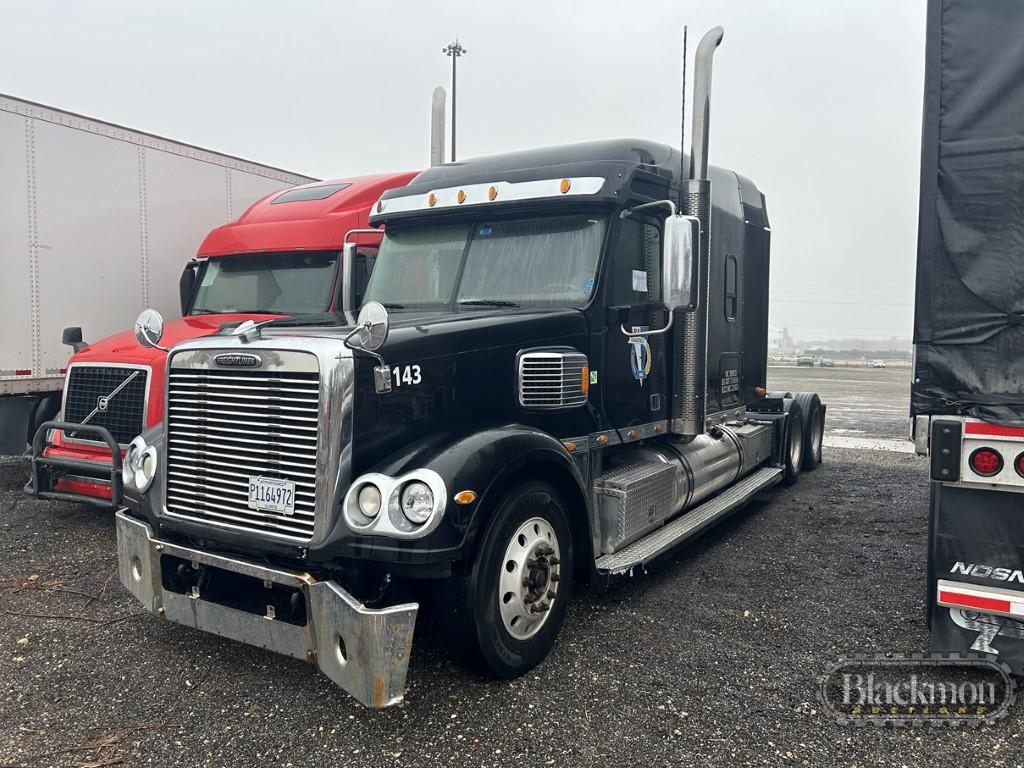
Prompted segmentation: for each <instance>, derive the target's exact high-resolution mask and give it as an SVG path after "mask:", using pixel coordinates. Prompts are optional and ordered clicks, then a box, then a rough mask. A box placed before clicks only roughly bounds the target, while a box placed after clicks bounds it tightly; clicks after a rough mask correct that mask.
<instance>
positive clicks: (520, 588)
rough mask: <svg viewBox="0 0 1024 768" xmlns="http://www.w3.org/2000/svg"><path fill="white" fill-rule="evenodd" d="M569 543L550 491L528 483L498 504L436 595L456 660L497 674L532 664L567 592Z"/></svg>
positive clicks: (560, 508)
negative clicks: (473, 548)
mask: <svg viewBox="0 0 1024 768" xmlns="http://www.w3.org/2000/svg"><path fill="white" fill-rule="evenodd" d="M572 573H573V550H572V538H571V536H570V533H569V522H568V518H567V516H566V513H565V508H564V505H563V502H562V501H561V499H560V498H559V496H558V492H557V491H556V490H555V489H554V488H553V487H552V486H550V485H548V484H547V483H543V482H528V483H524V484H523V485H521V486H519V487H517V488H514V489H513V490H511V491H509V492H508V493H507V494H506V496H505V497H504V498H503V499H502V500H501V502H500V503H499V504H498V507H497V509H496V510H495V512H494V516H493V517H492V519H491V522H490V524H489V526H488V527H487V530H486V532H485V533H484V535H483V539H482V541H481V542H480V547H479V549H478V550H477V556H476V559H475V560H474V562H473V563H472V565H471V566H470V567H468V568H467V570H466V572H465V573H463V574H462V575H460V576H457V577H455V578H454V584H448V585H447V586H446V587H445V588H442V589H441V590H440V592H439V594H438V595H437V598H438V600H439V601H440V602H441V605H440V606H439V607H440V608H441V611H440V616H439V621H440V622H441V626H442V630H443V631H444V632H445V634H446V636H447V639H448V640H449V642H450V643H453V644H454V645H453V647H455V648H457V649H459V651H461V652H462V653H460V654H459V656H460V658H461V659H464V660H467V661H469V662H470V663H471V664H472V665H473V666H477V667H481V666H482V667H483V668H484V670H485V671H487V672H490V673H491V674H493V675H495V676H497V677H503V678H513V677H518V676H519V675H522V674H523V673H525V672H528V671H529V670H530V669H532V668H533V667H535V666H536V665H537V664H539V663H540V662H541V661H542V660H543V659H544V657H545V656H547V654H548V651H550V650H551V647H552V646H553V645H554V643H555V640H556V638H557V637H558V632H559V630H560V629H561V628H562V622H563V620H564V619H565V612H566V608H567V606H568V602H569V598H570V596H571V594H572Z"/></svg>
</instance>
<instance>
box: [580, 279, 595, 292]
mask: <svg viewBox="0 0 1024 768" xmlns="http://www.w3.org/2000/svg"><path fill="white" fill-rule="evenodd" d="M593 288H594V278H593V277H591V278H590V279H589V280H587V282H585V283H584V284H583V287H582V288H581V289H580V293H582V294H583V295H584V296H589V295H590V292H591V291H592V290H593Z"/></svg>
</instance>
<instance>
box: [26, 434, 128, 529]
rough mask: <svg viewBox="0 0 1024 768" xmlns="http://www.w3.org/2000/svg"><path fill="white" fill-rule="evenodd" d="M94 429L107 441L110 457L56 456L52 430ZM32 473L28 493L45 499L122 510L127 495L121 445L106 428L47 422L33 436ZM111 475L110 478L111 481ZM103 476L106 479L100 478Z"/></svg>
mask: <svg viewBox="0 0 1024 768" xmlns="http://www.w3.org/2000/svg"><path fill="white" fill-rule="evenodd" d="M54 429H59V430H62V431H64V432H67V431H76V432H91V433H92V434H95V435H97V436H98V437H99V439H101V440H102V441H103V442H104V443H106V444H107V447H108V448H109V449H110V457H109V459H106V460H102V461H100V460H91V459H85V458H80V457H77V456H60V455H55V454H54V453H53V452H52V451H50V452H48V450H47V449H49V448H51V446H50V444H49V440H48V436H49V434H50V431H51V430H54ZM30 471H31V474H30V475H29V480H28V483H27V484H26V485H25V492H26V493H28V494H30V495H32V496H37V497H39V498H41V499H60V500H62V501H76V502H79V503H83V504H93V505H95V506H99V507H105V508H108V509H118V508H119V507H120V506H121V500H122V497H123V495H124V487H123V485H122V480H121V447H120V446H119V445H118V444H117V441H116V440H114V437H113V435H111V434H110V432H109V431H108V430H107V429H105V428H104V427H98V426H95V425H93V424H71V423H69V422H66V421H46V422H43V423H42V424H40V425H39V429H37V430H36V434H35V436H34V437H33V438H32V463H31V470H30ZM107 477H109V481H108V480H107ZM100 478H102V479H100Z"/></svg>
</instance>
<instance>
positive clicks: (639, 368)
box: [626, 325, 651, 387]
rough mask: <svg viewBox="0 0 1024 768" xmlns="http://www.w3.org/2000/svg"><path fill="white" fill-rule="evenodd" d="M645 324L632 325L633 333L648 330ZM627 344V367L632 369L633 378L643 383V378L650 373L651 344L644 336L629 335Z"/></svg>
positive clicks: (641, 384)
mask: <svg viewBox="0 0 1024 768" xmlns="http://www.w3.org/2000/svg"><path fill="white" fill-rule="evenodd" d="M649 330H650V327H649V326H646V325H634V326H633V333H643V332H644V331H649ZM626 343H627V344H629V367H630V369H631V370H632V371H633V378H634V379H636V380H637V381H639V382H640V386H641V387H642V386H643V385H644V380H645V379H646V378H647V377H648V376H649V375H650V373H651V345H650V343H648V341H647V337H646V336H630V337H629V340H628V341H627V342H626Z"/></svg>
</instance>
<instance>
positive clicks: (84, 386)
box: [25, 173, 416, 508]
mask: <svg viewBox="0 0 1024 768" xmlns="http://www.w3.org/2000/svg"><path fill="white" fill-rule="evenodd" d="M415 175H416V174H415V173H396V174H387V175H378V176H366V177H361V178H351V179H339V180H335V181H325V182H316V183H313V184H306V185H303V186H298V187H292V188H290V189H287V190H281V191H278V192H275V193H273V194H270V195H267V196H266V197H264V198H263V199H261V200H259V201H258V202H256V203H254V204H253V205H252V206H251V207H250V208H249V209H248V210H247V211H245V213H243V214H242V216H240V217H239V218H238V219H237V220H236V221H234V222H232V223H230V224H226V225H224V226H222V227H218V228H216V229H214V230H213V231H212V232H210V234H209V235H207V237H206V239H205V240H204V241H203V243H202V245H201V246H200V248H199V252H198V255H197V256H196V258H195V259H192V260H191V261H190V262H189V263H188V264H187V265H186V266H185V269H184V271H183V272H182V276H181V281H180V283H179V289H180V291H179V292H180V300H181V313H182V317H181V318H180V319H177V320H173V321H169V322H167V323H166V325H165V326H164V328H163V345H164V346H166V347H167V348H169V347H170V346H173V345H174V344H178V343H180V342H182V341H186V340H188V339H194V338H198V337H200V336H205V335H208V334H211V333H214V332H216V331H218V330H221V329H223V328H225V326H231V325H238V324H241V323H244V322H246V321H257V322H258V321H263V320H271V319H275V318H278V319H280V317H281V316H298V317H301V318H303V321H304V322H305V323H308V322H309V321H310V317H311V316H314V315H319V314H324V313H329V312H336V311H339V310H345V309H349V308H351V307H353V306H358V303H359V301H360V299H361V296H360V292H361V290H362V289H363V288H364V287H365V285H366V281H367V280H368V278H369V273H370V271H371V270H372V267H373V261H374V258H375V254H376V250H377V244H378V243H379V241H380V235H379V234H366V233H363V234H360V233H358V232H357V233H353V234H352V236H351V237H350V242H354V243H356V244H357V245H358V246H359V247H358V249H357V251H356V253H357V261H356V263H355V264H353V265H350V268H349V269H342V256H341V251H342V244H343V241H344V240H345V237H346V234H347V233H350V232H351V231H352V230H360V229H363V228H365V227H366V226H367V220H368V216H369V213H370V207H371V206H372V205H373V203H375V202H376V201H377V200H378V198H380V196H381V194H383V193H384V192H385V191H386V190H389V189H392V188H394V187H401V186H405V184H407V183H408V182H409V180H410V179H412V178H413V177H414V176H415ZM346 275H347V276H348V278H349V279H347V280H346V279H345V278H346ZM343 283H345V284H344V285H343ZM64 340H65V343H67V344H69V345H70V346H72V348H73V349H74V354H73V356H72V357H71V361H70V362H69V363H68V367H67V378H66V380H65V384H64V393H63V404H62V415H61V420H60V421H58V422H47V423H45V424H43V425H42V426H41V427H40V428H39V430H38V431H37V433H36V435H35V439H34V440H33V445H32V467H31V476H30V478H29V482H28V484H27V485H26V487H25V490H26V491H27V492H28V493H30V494H32V495H35V496H39V497H42V498H58V499H65V500H71V501H80V502H86V503H90V504H94V505H99V506H104V507H110V508H116V507H118V506H119V505H120V503H121V469H120V458H121V455H122V454H123V453H124V450H125V448H126V447H127V445H128V443H129V442H131V440H132V438H133V437H135V436H136V435H137V434H139V433H141V432H143V431H144V430H146V429H148V428H150V427H152V426H153V425H154V424H157V423H159V422H160V421H162V419H163V401H164V384H165V364H166V356H165V352H164V350H163V349H161V348H154V347H147V346H143V345H142V344H140V343H139V341H138V340H137V339H136V337H135V335H134V334H133V333H132V332H131V331H126V332H124V333H119V334H116V335H114V336H110V337H108V338H105V339H101V340H100V341H97V342H94V343H91V344H86V343H84V342H82V339H81V330H80V329H78V328H68V329H66V330H65V332H64ZM115 449H117V450H116V452H117V454H118V456H117V460H113V458H112V457H113V456H114V453H115Z"/></svg>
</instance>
